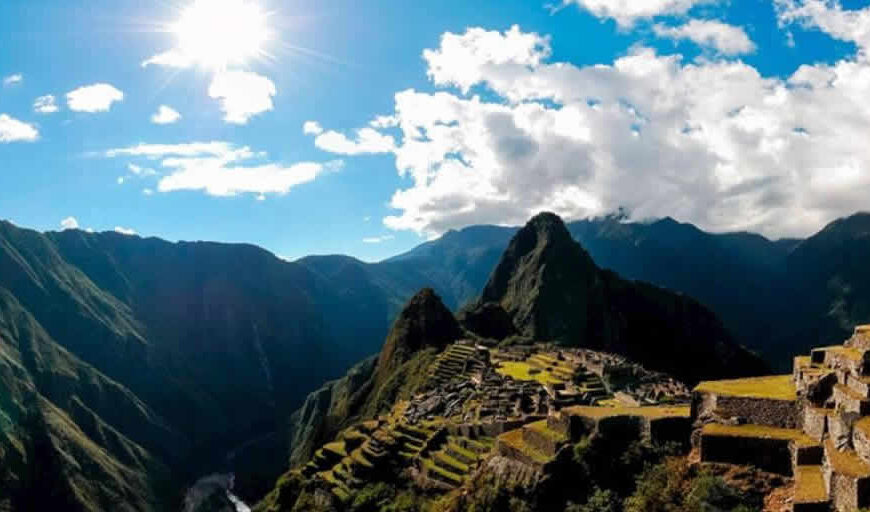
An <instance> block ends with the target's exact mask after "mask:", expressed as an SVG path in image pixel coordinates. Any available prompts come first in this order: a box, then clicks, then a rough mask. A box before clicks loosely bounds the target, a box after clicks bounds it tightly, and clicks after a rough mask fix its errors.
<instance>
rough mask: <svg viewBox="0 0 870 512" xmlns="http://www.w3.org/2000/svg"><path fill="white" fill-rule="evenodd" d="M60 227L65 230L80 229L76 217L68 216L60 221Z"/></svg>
mask: <svg viewBox="0 0 870 512" xmlns="http://www.w3.org/2000/svg"><path fill="white" fill-rule="evenodd" d="M60 228H61V229H64V230H66V229H78V228H79V221H78V220H76V218H75V217H67V218H65V219H63V220H62V221H60Z"/></svg>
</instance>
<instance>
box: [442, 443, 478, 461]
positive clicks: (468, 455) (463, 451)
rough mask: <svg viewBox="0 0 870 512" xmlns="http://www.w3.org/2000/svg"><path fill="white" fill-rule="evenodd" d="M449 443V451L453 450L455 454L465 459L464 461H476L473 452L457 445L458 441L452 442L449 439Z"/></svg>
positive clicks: (475, 455)
mask: <svg viewBox="0 0 870 512" xmlns="http://www.w3.org/2000/svg"><path fill="white" fill-rule="evenodd" d="M449 443H450V449H451V450H453V451H454V452H456V453H458V454H460V455H462V456H463V457H465V458H466V459H469V460H476V459H477V454H476V453H474V452H473V451H471V450H469V449H467V448H465V447H463V446H462V445H461V444H459V442H458V441H456V440H453V439H450V440H449Z"/></svg>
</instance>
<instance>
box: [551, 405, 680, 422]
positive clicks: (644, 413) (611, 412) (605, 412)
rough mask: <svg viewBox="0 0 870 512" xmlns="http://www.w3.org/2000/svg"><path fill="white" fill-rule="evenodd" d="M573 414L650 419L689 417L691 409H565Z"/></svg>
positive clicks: (586, 407) (591, 416) (589, 416)
mask: <svg viewBox="0 0 870 512" xmlns="http://www.w3.org/2000/svg"><path fill="white" fill-rule="evenodd" d="M564 412H567V413H568V414H570V415H571V416H582V417H584V418H592V419H596V420H600V419H602V418H611V417H614V416H640V417H643V418H647V419H650V420H658V419H663V418H688V417H689V416H690V415H691V409H690V408H689V407H688V406H685V407H593V406H577V407H568V408H566V409H564Z"/></svg>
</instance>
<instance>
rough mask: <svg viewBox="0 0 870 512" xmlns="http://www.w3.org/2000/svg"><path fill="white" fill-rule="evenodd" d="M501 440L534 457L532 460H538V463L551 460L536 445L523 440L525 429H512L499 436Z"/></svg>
mask: <svg viewBox="0 0 870 512" xmlns="http://www.w3.org/2000/svg"><path fill="white" fill-rule="evenodd" d="M498 439H499V441H501V442H502V443H504V444H506V445H508V446H510V447H512V448H514V449H516V450H518V451H519V452H520V453H522V454H523V455H525V456H526V457H529V458H530V459H532V461H534V462H537V463H538V464H546V463H547V462H549V461H550V457H547V456H546V455H544V454H543V453H541V452H539V451H538V450H536V449H535V448H534V447H532V446H529V445H528V444H527V443H526V442H525V441H524V440H523V431H522V429H517V430H511V431H510V432H506V433H504V434H502V435H500V436H499V437H498Z"/></svg>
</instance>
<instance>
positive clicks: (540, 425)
mask: <svg viewBox="0 0 870 512" xmlns="http://www.w3.org/2000/svg"><path fill="white" fill-rule="evenodd" d="M524 428H527V429H529V430H533V431H535V432H536V433H538V434H540V435H542V436H544V437H546V438H548V439H550V440H552V441H556V442H559V441H565V440H566V437H565V435H563V434H561V433H559V432H556V431H555V430H553V429H551V428H550V427H549V426H547V420H541V421H536V422H534V423H529V424H528V425H526V426H525V427H524Z"/></svg>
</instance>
